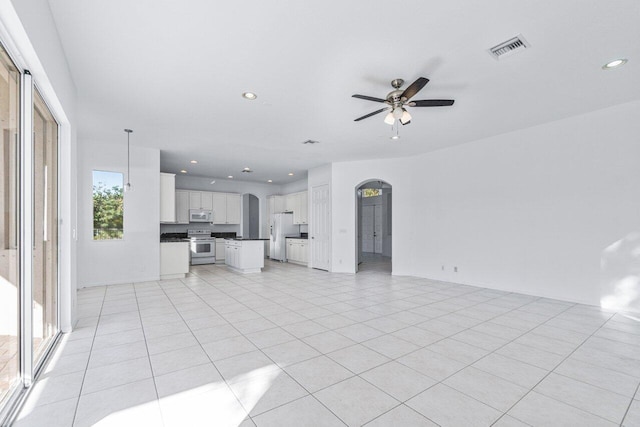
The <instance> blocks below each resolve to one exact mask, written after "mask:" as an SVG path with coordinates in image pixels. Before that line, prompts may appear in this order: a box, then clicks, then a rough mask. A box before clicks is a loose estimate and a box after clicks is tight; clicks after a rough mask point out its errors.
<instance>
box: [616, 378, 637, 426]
mask: <svg viewBox="0 0 640 427" xmlns="http://www.w3.org/2000/svg"><path fill="white" fill-rule="evenodd" d="M638 392H640V382H639V383H638V385H637V386H636V391H635V393H633V396H631V402H629V406H627V410H626V411H624V415H623V416H622V421H620V426H623V425H624V420H625V419H627V415H629V411H630V410H631V405H633V401H634V400H635V398H636V396H638Z"/></svg>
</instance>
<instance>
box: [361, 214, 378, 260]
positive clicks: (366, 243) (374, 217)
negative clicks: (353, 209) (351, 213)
mask: <svg viewBox="0 0 640 427" xmlns="http://www.w3.org/2000/svg"><path fill="white" fill-rule="evenodd" d="M362 252H369V253H376V254H381V253H382V206H380V205H370V206H363V207H362Z"/></svg>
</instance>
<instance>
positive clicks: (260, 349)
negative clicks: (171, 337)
mask: <svg viewBox="0 0 640 427" xmlns="http://www.w3.org/2000/svg"><path fill="white" fill-rule="evenodd" d="M201 280H203V281H204V282H205V283H207V285H209V286H213V285H212V284H210V283H209V282H207V281H206V280H205V279H201ZM185 287H187V288H188V289H189V290H191V292H193V293H194V294H195V295H197V296H198V298H200V299H201V300H202V301H203V302H205V304H207V305H209V303H208V302H207V301H205V300H204V299H202V297H201V296H200V295H199V294H197V293H196V292H195V291H193V289H191V288H190V287H189V286H187V285H186V284H185ZM234 299H235V298H234ZM236 301H237V300H236ZM243 305H244V304H243ZM209 306H210V305H209ZM210 307H211V306H210ZM211 308H212V310H214V311H215V312H216V313H217V314H218V315H220V316H221V317H223V318H224V315H222V314H220V313H218V311H217V310H215V308H213V307H211ZM225 320H226V319H225ZM229 324H230V325H231V326H232V327H233V328H234V329H236V331H238V333H240V335H241V336H242V337H244V338H245V339H247V340H249V341H250V342H252V341H251V340H250V339H249V338H247V337H246V336H245V335H244V334H243V333H242V331H240V330H239V329H237V328H236V327H235V326H234V325H233V324H231V323H229ZM187 327H189V325H187ZM189 329H190V328H189ZM296 339H297V340H298V341H302V340H300V339H299V338H297V337H296ZM196 340H197V338H196ZM292 341H294V340H292ZM198 342H199V340H198ZM252 344H253V342H252ZM253 345H255V344H253ZM276 345H279V344H276ZM307 345H308V344H307ZM201 346H202V345H201ZM256 349H257V350H258V351H260V352H261V353H262V354H263V355H264V356H265V357H266V358H267V359H269V360H271V361H272V362H273V364H274V365H275V366H277V367H278V369H280V370H281V371H282V372H283V373H284V374H285V375H287V377H288V378H290V379H291V380H292V381H294V382H295V383H296V384H298V385H299V386H300V387H301V388H302V389H303V390H305V391H306V392H307V395H306V396H301V397H299V398H297V399H294V400H292V401H289V402H286V403H283V404H281V405H277V406H275V407H273V408H271V409H269V410H267V411H264V412H261V413H260V414H257V415H255V416H259V415H262V414H266V413H267V412H270V411H272V410H274V409H277V408H279V407H281V406H284V405H288V404H289V403H291V402H295V401H296V400H299V399H302V398H304V397H307V396H311V397H313V398H314V399H315V400H316V401H317V402H318V403H320V404H321V405H322V406H323V407H325V408H326V409H327V410H328V411H329V412H331V413H332V414H333V415H334V416H335V417H336V418H337V419H338V420H340V421H341V422H342V423H344V424H345V425H347V423H346V422H345V421H344V420H342V418H340V417H339V416H338V415H337V414H335V413H334V412H333V411H332V410H331V409H330V408H328V407H327V406H326V405H325V404H324V403H323V402H321V401H320V400H318V398H317V397H315V396H314V395H313V393H311V392H309V390H307V389H306V388H305V387H304V386H303V385H302V384H300V383H299V382H298V381H297V380H296V379H295V378H293V377H292V376H291V375H289V373H288V372H287V371H285V370H284V368H282V367H281V366H280V365H278V364H277V363H276V362H275V361H274V360H273V359H272V358H271V357H269V355H268V354H266V353H265V352H264V351H263V349H262V348H259V347H257V346H256ZM202 350H203V351H204V352H205V354H207V357H209V360H211V358H210V356H209V354H208V353H207V352H206V351H205V350H204V348H203V349H202ZM252 351H256V350H252ZM242 354H246V353H240V354H237V355H234V356H230V357H229V358H231V357H236V356H239V355H242ZM227 359H228V358H227ZM220 360H224V359H220ZM307 360H310V359H307ZM211 363H212V364H213V365H214V367H215V368H216V370H218V367H217V366H215V362H214V361H213V360H211ZM218 373H219V374H220V377H221V378H222V379H223V380H224V381H225V383H227V380H226V378H224V376H223V375H222V373H220V371H219V370H218ZM227 386H229V385H228V383H227ZM229 389H230V390H231V392H232V393H233V394H234V396H235V397H236V399H237V400H238V401H239V399H238V396H237V395H236V393H235V392H234V391H233V389H232V388H231V387H229ZM239 403H240V405H241V406H242V408H244V405H243V404H242V402H240V401H239ZM245 411H246V408H245ZM246 412H247V417H249V418H250V419H251V420H252V422H253V417H252V416H251V415H250V411H246ZM254 424H255V423H254Z"/></svg>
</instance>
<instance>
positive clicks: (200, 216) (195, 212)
mask: <svg viewBox="0 0 640 427" xmlns="http://www.w3.org/2000/svg"><path fill="white" fill-rule="evenodd" d="M189 222H213V212H212V211H210V210H208V209H189Z"/></svg>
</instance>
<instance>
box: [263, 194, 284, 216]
mask: <svg viewBox="0 0 640 427" xmlns="http://www.w3.org/2000/svg"><path fill="white" fill-rule="evenodd" d="M267 199H268V200H269V207H270V209H271V213H272V214H274V213H280V212H284V211H285V198H284V196H269V197H267Z"/></svg>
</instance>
